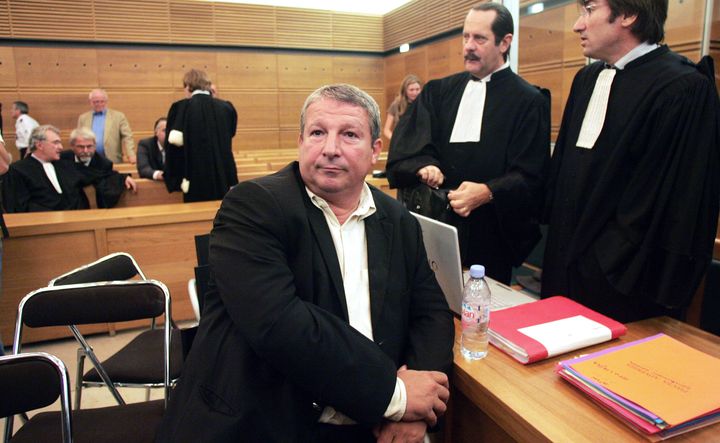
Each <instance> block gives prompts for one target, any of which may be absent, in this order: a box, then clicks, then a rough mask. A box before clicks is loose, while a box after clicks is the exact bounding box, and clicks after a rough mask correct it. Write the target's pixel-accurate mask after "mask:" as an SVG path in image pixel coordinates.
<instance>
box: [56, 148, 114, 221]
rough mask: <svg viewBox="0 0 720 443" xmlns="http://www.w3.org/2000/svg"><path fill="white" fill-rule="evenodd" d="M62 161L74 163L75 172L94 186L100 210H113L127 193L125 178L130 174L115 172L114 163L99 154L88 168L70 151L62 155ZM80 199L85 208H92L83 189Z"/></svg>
mask: <svg viewBox="0 0 720 443" xmlns="http://www.w3.org/2000/svg"><path fill="white" fill-rule="evenodd" d="M60 160H61V161H65V162H71V163H73V164H74V165H75V170H76V171H77V172H79V173H80V174H81V175H82V176H83V179H84V183H86V184H92V185H93V187H94V188H95V201H96V205H97V207H98V208H112V207H113V206H115V205H116V204H117V202H118V200H120V197H121V196H122V194H123V192H125V178H126V177H127V176H128V174H120V173H119V172H117V171H114V170H113V162H112V161H110V160H108V159H107V158H105V157H104V156H102V155H100V154H98V153H97V152H96V153H95V154H94V155H93V156H92V158H91V159H90V163H89V164H88V165H87V166H85V165H84V164H83V163H81V162H79V161H76V160H75V154H74V153H73V152H72V151H69V150H67V151H63V152H61V153H60ZM80 198H81V199H82V200H83V201H84V204H83V206H84V207H90V203H89V200H88V198H87V195H86V194H85V190H83V189H82V188H81V189H80Z"/></svg>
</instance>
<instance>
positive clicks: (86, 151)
mask: <svg viewBox="0 0 720 443" xmlns="http://www.w3.org/2000/svg"><path fill="white" fill-rule="evenodd" d="M70 147H71V148H72V150H73V152H74V153H75V157H77V158H79V159H80V160H85V161H89V160H90V159H91V158H92V156H93V155H95V142H94V141H93V140H91V139H89V138H82V137H78V138H76V139H75V143H74V144H72V145H71V146H70Z"/></svg>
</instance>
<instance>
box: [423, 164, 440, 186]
mask: <svg viewBox="0 0 720 443" xmlns="http://www.w3.org/2000/svg"><path fill="white" fill-rule="evenodd" d="M417 176H418V178H419V179H420V181H421V182H423V183H425V184H426V185H428V186H430V187H432V188H438V187H440V185H442V184H443V182H444V181H445V176H444V175H443V173H442V171H440V168H438V167H437V166H434V165H428V166H425V167H423V168H420V169H419V170H418V172H417Z"/></svg>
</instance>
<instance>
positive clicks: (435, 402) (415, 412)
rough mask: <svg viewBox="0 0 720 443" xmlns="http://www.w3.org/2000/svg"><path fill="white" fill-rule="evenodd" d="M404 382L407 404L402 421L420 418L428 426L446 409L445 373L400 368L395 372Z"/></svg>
mask: <svg viewBox="0 0 720 443" xmlns="http://www.w3.org/2000/svg"><path fill="white" fill-rule="evenodd" d="M397 376H398V378H400V379H401V380H402V381H403V383H404V384H405V391H406V393H407V406H406V407H405V415H403V417H402V421H405V422H412V421H419V420H422V421H424V422H425V423H427V424H429V425H430V426H434V425H435V424H436V423H437V419H438V417H439V416H441V415H443V414H444V413H445V411H446V410H447V402H448V399H449V398H450V383H449V382H448V378H447V375H445V374H443V373H442V372H438V371H414V370H411V369H410V370H409V369H406V368H405V366H403V367H402V368H400V369H399V370H398V373H397Z"/></svg>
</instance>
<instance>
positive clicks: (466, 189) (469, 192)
mask: <svg viewBox="0 0 720 443" xmlns="http://www.w3.org/2000/svg"><path fill="white" fill-rule="evenodd" d="M448 200H450V207H451V208H453V211H455V213H456V214H457V215H459V216H460V217H467V216H468V215H470V213H471V212H472V211H474V210H475V209H476V208H478V207H479V206H482V205H484V204H486V203H489V202H490V200H492V192H491V191H490V188H488V186H487V185H486V184H485V183H474V182H462V183H461V184H460V186H459V187H458V188H457V189H455V190H452V191H450V192H448Z"/></svg>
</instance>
